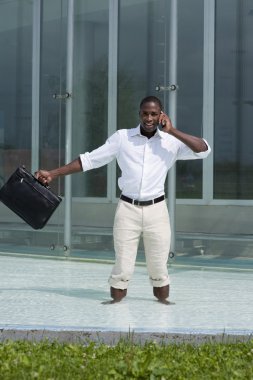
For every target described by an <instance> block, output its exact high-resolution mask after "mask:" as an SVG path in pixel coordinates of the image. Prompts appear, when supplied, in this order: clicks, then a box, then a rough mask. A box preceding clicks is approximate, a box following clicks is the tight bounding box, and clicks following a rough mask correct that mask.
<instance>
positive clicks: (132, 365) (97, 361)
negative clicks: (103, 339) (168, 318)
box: [0, 340, 253, 380]
mask: <svg viewBox="0 0 253 380" xmlns="http://www.w3.org/2000/svg"><path fill="white" fill-rule="evenodd" d="M0 379H1V380H9V379H10V380H11V379H13V380H14V379H15V380H22V379H24V380H30V379H41V380H42V379H43V380H49V379H60V380H64V379H71V380H75V379H83V380H84V379H90V380H99V379H103V380H107V379H108V380H113V379H117V380H118V379H119V380H120V379H127V380H128V379H129V380H130V379H150V380H155V379H160V380H165V379H170V380H173V379H177V380H184V379H192V380H194V379H203V380H209V379H215V380H220V379H227V380H233V379H243V380H247V379H248V380H252V379H253V340H251V341H249V342H247V343H236V344H235V343H233V344H232V343H208V344H201V345H190V344H186V343H181V344H169V345H168V344H166V345H165V344H156V343H153V342H149V343H146V344H145V345H138V344H134V343H132V342H130V341H120V342H119V343H117V344H116V345H115V346H107V345H105V344H103V343H102V344H101V343H100V344H96V343H94V342H88V343H87V344H85V345H82V344H61V343H57V342H49V341H42V342H38V343H32V342H28V341H18V342H12V341H6V342H4V343H2V344H0Z"/></svg>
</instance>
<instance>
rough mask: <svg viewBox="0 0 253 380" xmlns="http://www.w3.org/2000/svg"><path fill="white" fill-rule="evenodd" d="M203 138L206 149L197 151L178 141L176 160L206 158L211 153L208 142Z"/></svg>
mask: <svg viewBox="0 0 253 380" xmlns="http://www.w3.org/2000/svg"><path fill="white" fill-rule="evenodd" d="M203 140H204V141H205V143H206V146H207V150H205V151H204V152H199V153H196V152H193V151H192V150H191V149H190V148H189V147H188V146H187V145H185V144H184V143H180V146H179V149H178V154H177V160H196V159H203V158H206V157H207V156H208V155H209V154H210V153H211V148H210V145H209V144H208V142H207V141H206V140H205V139H203Z"/></svg>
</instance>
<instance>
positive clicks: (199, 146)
mask: <svg viewBox="0 0 253 380" xmlns="http://www.w3.org/2000/svg"><path fill="white" fill-rule="evenodd" d="M159 122H160V124H161V125H162V126H163V129H162V130H163V132H166V133H169V134H170V135H172V136H174V137H176V138H177V139H178V140H180V141H182V142H183V143H184V144H185V145H187V146H188V147H189V148H190V149H191V150H192V151H193V152H195V153H200V152H205V151H207V150H208V147H207V145H206V143H205V141H204V140H203V139H202V138H201V137H196V136H192V135H188V134H187V133H184V132H181V131H179V130H178V129H176V128H174V127H173V125H172V123H171V120H170V118H169V116H168V115H166V114H165V113H164V112H161V116H160V120H159Z"/></svg>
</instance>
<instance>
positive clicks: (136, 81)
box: [117, 0, 203, 198]
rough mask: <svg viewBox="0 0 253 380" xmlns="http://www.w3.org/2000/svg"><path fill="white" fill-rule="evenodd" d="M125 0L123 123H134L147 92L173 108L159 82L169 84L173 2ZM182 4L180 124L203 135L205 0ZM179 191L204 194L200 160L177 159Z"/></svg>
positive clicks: (187, 195) (191, 195) (125, 125)
mask: <svg viewBox="0 0 253 380" xmlns="http://www.w3.org/2000/svg"><path fill="white" fill-rule="evenodd" d="M120 4H121V7H120V33H119V71H118V120H119V122H118V128H133V127H134V126H136V125H137V124H138V122H139V120H138V112H139V102H140V100H141V98H142V97H144V96H146V95H148V94H150V95H156V96H158V97H160V99H161V101H162V102H163V104H164V108H165V110H166V111H167V112H168V113H169V105H168V107H167V104H168V92H164V93H161V92H159V93H157V92H156V91H155V88H156V86H157V85H158V84H160V85H167V84H168V71H169V58H170V57H169V23H168V20H169V17H170V2H169V1H165V0H154V1H147V2H139V1H128V0H123V1H121V3H120ZM178 7H179V9H178V31H179V34H178V84H179V87H180V90H179V91H178V120H177V127H178V128H179V129H180V130H182V131H185V132H187V133H190V134H193V135H197V136H198V135H199V136H201V135H202V95H203V94H202V89H203V1H202V0H193V1H191V7H190V8H189V6H188V1H187V0H184V1H180V2H179V3H178ZM192 14H194V17H192V16H191V15H192ZM165 15H166V16H165ZM137 35H138V38H135V36H137ZM128 41H131V44H129V42H128ZM140 62H141V64H140ZM167 108H168V109H167ZM118 175H119V170H118V171H117V176H118ZM165 189H166V190H167V186H165ZM117 195H119V190H118V189H117ZM177 197H178V198H202V162H201V161H198V162H196V161H187V162H182V161H181V162H178V164H177Z"/></svg>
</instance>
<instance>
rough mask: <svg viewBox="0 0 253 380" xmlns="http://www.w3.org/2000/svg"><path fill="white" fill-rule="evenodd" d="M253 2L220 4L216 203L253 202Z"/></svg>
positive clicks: (217, 57)
mask: <svg viewBox="0 0 253 380" xmlns="http://www.w3.org/2000/svg"><path fill="white" fill-rule="evenodd" d="M252 9H253V7H252V1H247V0H245V1H237V0H231V1H230V0H223V1H217V11H216V13H217V21H216V51H215V57H216V60H215V65H216V66H215V144H214V198H216V199H252V198H253V169H252V163H253V153H252V143H251V138H249V136H251V134H252V105H253V100H252V99H253V92H252V85H251V78H252V59H253V45H252V33H253V23H252V20H253V19H252V15H253V11H252Z"/></svg>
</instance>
